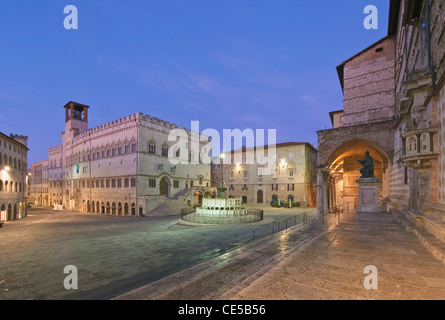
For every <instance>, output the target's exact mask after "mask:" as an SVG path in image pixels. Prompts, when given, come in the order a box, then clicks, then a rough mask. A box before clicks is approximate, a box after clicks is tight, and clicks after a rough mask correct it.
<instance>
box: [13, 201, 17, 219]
mask: <svg viewBox="0 0 445 320" xmlns="http://www.w3.org/2000/svg"><path fill="white" fill-rule="evenodd" d="M12 219H13V220H15V219H17V203H15V204H14V212H13V216H12Z"/></svg>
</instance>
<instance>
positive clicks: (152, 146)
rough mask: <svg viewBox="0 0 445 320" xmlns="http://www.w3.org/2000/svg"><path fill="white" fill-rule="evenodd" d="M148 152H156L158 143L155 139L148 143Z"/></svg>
mask: <svg viewBox="0 0 445 320" xmlns="http://www.w3.org/2000/svg"><path fill="white" fill-rule="evenodd" d="M148 153H149V154H156V144H155V143H154V142H153V141H150V142H149V143H148Z"/></svg>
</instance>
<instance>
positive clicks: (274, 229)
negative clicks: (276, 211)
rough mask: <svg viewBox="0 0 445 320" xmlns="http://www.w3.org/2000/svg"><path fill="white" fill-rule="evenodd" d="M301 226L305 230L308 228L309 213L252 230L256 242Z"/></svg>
mask: <svg viewBox="0 0 445 320" xmlns="http://www.w3.org/2000/svg"><path fill="white" fill-rule="evenodd" d="M300 224H303V228H306V226H307V225H308V214H307V212H303V213H302V214H300V215H295V216H293V217H290V218H287V219H285V220H282V221H273V222H271V223H269V224H267V225H265V226H263V227H260V228H257V229H255V230H252V240H253V241H256V240H257V239H258V238H260V237H261V236H267V235H273V234H275V233H278V232H282V231H285V232H286V233H287V231H288V229H289V228H291V227H295V226H297V225H300ZM260 235H261V236H260Z"/></svg>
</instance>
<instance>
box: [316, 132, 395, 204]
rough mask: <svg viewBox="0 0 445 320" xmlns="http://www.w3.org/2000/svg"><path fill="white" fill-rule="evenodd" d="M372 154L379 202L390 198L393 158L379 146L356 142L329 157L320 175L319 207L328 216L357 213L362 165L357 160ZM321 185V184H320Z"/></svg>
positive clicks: (338, 149)
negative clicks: (378, 183) (336, 211)
mask: <svg viewBox="0 0 445 320" xmlns="http://www.w3.org/2000/svg"><path fill="white" fill-rule="evenodd" d="M367 151H368V152H369V154H370V156H371V157H372V158H373V162H374V176H375V177H376V178H378V179H380V180H382V183H380V185H379V200H380V202H382V201H383V199H385V198H386V197H388V196H389V187H390V162H391V161H390V158H389V157H388V155H387V154H386V152H385V151H384V150H383V149H382V148H381V147H380V146H378V145H377V144H376V143H374V142H372V141H368V140H361V139H354V140H350V141H348V142H346V143H344V144H343V145H341V146H340V147H338V148H337V149H336V150H335V151H334V152H333V153H332V154H331V155H330V156H329V158H328V161H327V163H326V166H325V167H324V170H319V172H318V183H317V185H318V205H319V207H321V208H322V209H323V211H324V212H325V213H327V212H334V211H335V210H342V211H343V212H350V213H354V212H355V209H356V207H357V205H358V183H357V180H359V179H360V177H361V173H360V169H361V168H362V165H361V164H360V163H359V162H358V161H357V159H358V160H363V159H364V158H365V152H367ZM320 182H321V183H320Z"/></svg>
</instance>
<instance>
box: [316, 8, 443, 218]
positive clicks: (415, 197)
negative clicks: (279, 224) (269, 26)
mask: <svg viewBox="0 0 445 320" xmlns="http://www.w3.org/2000/svg"><path fill="white" fill-rule="evenodd" d="M444 6H445V4H444V3H443V1H442V0H414V1H407V0H392V1H391V2H390V17H389V24H388V25H389V27H388V36H386V37H385V38H383V39H381V40H380V41H378V42H376V43H375V44H373V45H371V46H370V47H368V48H366V49H364V50H363V51H361V52H360V53H358V54H356V55H355V56H353V57H352V58H350V59H348V60H347V61H345V62H344V63H342V64H340V65H339V66H338V67H337V71H338V74H339V78H340V83H341V85H342V89H343V92H344V111H343V114H342V116H343V117H342V119H343V124H342V126H340V125H339V124H338V121H336V122H334V120H335V119H334V118H333V117H334V116H338V115H340V114H341V111H336V112H333V113H331V120H332V122H333V126H334V128H333V129H330V130H322V131H319V132H318V137H319V146H318V147H319V157H318V163H317V164H318V169H317V170H318V171H317V172H318V176H317V180H318V183H317V184H318V187H319V188H318V213H319V216H320V215H321V214H324V213H326V212H328V211H332V210H335V209H339V208H340V207H342V209H343V210H355V208H356V206H357V197H358V192H357V191H358V188H357V185H356V184H355V183H354V180H356V178H358V176H359V175H360V174H359V173H358V170H359V167H360V165H359V164H358V163H357V162H356V158H360V157H363V153H364V151H365V150H368V151H370V153H371V156H373V157H374V161H375V165H376V177H377V178H378V179H381V180H382V184H381V186H380V187H379V201H380V205H381V209H382V210H386V209H387V208H412V209H417V210H422V211H424V212H427V213H429V214H435V215H439V216H442V217H445V207H443V205H444V204H445V160H444V159H445V147H443V146H444V139H445V135H444V133H443V132H444V131H443V130H444V129H443V124H444V123H443V122H444V121H445V101H444V98H445V97H444V96H445V93H444V92H445V89H444V82H445V80H444V79H445V73H444V70H445V60H444V59H445V14H444V12H445V11H444V9H445V8H444Z"/></svg>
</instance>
